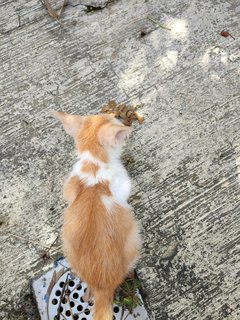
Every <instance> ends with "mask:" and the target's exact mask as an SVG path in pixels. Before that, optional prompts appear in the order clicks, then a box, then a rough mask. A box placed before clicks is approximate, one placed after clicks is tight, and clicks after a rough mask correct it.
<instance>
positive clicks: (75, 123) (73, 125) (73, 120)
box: [53, 111, 82, 137]
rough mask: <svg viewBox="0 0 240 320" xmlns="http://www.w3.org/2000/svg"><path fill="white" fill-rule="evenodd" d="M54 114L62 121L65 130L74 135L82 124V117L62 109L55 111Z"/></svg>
mask: <svg viewBox="0 0 240 320" xmlns="http://www.w3.org/2000/svg"><path fill="white" fill-rule="evenodd" d="M53 114H54V116H55V117H56V118H57V119H58V120H60V121H61V122H62V124H63V127H64V129H65V131H66V132H67V133H68V134H70V136H73V137H74V136H75V135H76V133H77V132H78V130H79V128H80V126H81V124H82V119H81V117H80V116H76V115H72V114H69V113H65V112H62V111H53Z"/></svg>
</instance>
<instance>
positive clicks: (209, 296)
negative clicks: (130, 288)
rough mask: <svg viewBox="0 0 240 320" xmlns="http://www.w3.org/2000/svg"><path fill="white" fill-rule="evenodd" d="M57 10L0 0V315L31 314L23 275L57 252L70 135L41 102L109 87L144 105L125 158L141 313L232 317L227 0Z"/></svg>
mask: <svg viewBox="0 0 240 320" xmlns="http://www.w3.org/2000/svg"><path fill="white" fill-rule="evenodd" d="M49 1H50V0H49ZM50 2H51V3H53V5H54V8H58V9H59V8H60V6H61V2H62V1H60V0H59V1H58V2H56V1H53V0H52V1H50ZM89 5H92V6H93V7H94V6H95V7H96V6H98V8H96V9H98V10H93V11H90V9H91V7H90V6H89ZM61 22H62V24H63V26H61V25H60V24H59V23H58V22H56V21H54V19H53V18H52V17H50V16H49V15H48V13H47V11H46V10H45V8H44V7H43V5H42V3H41V2H40V1H36V0H18V1H16V0H8V1H7V0H2V1H1V3H0V68H1V69H0V70H1V72H0V92H1V94H0V105H1V108H0V114H1V118H0V119H1V220H0V239H1V240H0V241H1V251H0V274H1V286H0V287H1V288H0V318H1V319H3V320H5V319H7V320H12V319H14V320H15V319H17V320H23V319H24V320H25V319H32V320H37V319H38V315H37V311H36V307H35V305H34V300H33V297H32V293H31V281H32V279H33V278H34V277H36V276H38V275H40V274H42V273H43V272H44V270H47V269H48V268H49V266H51V264H52V259H55V258H56V257H58V256H61V255H62V252H61V241H60V240H59V238H58V235H59V231H60V227H61V224H62V212H63V208H64V207H65V203H64V202H63V200H62V195H61V190H62V184H63V181H64V178H65V176H66V174H67V172H69V170H70V167H71V165H72V163H73V161H74V149H73V143H72V141H71V139H70V138H69V137H67V136H66V134H65V133H64V131H63V130H62V128H61V126H60V124H59V123H58V122H57V121H56V120H55V119H54V118H53V117H52V116H51V112H50V111H51V110H52V109H58V110H65V111H68V112H74V113H79V114H89V113H98V111H99V109H100V107H101V106H102V105H103V104H104V103H106V102H107V101H108V100H110V99H115V100H116V101H118V102H126V103H131V104H133V103H134V104H138V105H141V108H140V112H141V113H142V114H143V115H144V116H145V122H144V123H143V125H138V124H137V123H136V124H135V125H134V129H135V131H134V134H133V135H132V137H131V139H130V141H129V143H128V145H127V147H126V149H125V152H124V156H123V160H124V163H125V164H126V166H127V168H128V171H129V173H130V175H131V177H132V182H133V192H132V196H131V199H130V200H131V204H132V205H133V207H134V209H135V213H136V216H137V217H138V219H139V220H140V222H141V225H142V237H143V250H142V257H141V260H140V262H139V265H138V272H139V275H140V277H141V278H142V280H143V283H144V287H145V290H146V295H147V297H146V305H147V307H148V310H149V314H150V315H151V318H152V319H157V320H167V319H171V320H193V319H196V320H200V319H204V320H221V319H231V320H234V319H240V302H239V301H240V214H239V211H240V196H239V189H240V177H239V174H240V144H239V142H240V40H239V37H240V3H239V1H238V0H226V1H223V0H205V1H203V0H199V1H198V0H193V1H192V0H182V1H178V0H161V1H159V0H149V1H147V0H145V1H144V0H131V1H129V0H128V1H127V0H116V1H90V0H89V1H85V0H83V1H80V0H69V4H68V5H67V6H66V8H65V10H64V12H63V15H62V18H61ZM165 27H167V28H170V29H171V30H168V29H166V28H165ZM222 30H224V31H229V32H230V33H231V34H232V35H233V36H234V38H235V39H233V38H231V37H230V36H228V37H223V36H221V35H220V32H221V31H222ZM48 248H50V260H47V261H44V259H43V255H42V253H43V250H44V249H48Z"/></svg>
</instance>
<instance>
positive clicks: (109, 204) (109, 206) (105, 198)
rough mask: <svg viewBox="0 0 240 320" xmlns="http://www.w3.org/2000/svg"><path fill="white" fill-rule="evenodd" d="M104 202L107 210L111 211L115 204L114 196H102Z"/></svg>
mask: <svg viewBox="0 0 240 320" xmlns="http://www.w3.org/2000/svg"><path fill="white" fill-rule="evenodd" d="M101 200H102V203H103V204H104V206H105V208H106V210H107V211H108V212H109V213H111V212H112V209H113V206H114V198H113V197H109V196H102V198H101Z"/></svg>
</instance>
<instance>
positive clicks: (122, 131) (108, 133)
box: [99, 124, 132, 147]
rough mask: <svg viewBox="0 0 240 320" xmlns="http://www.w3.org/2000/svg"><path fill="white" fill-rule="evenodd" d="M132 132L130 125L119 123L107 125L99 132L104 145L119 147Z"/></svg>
mask: <svg viewBox="0 0 240 320" xmlns="http://www.w3.org/2000/svg"><path fill="white" fill-rule="evenodd" d="M131 132H132V128H130V127H128V126H124V125H118V124H111V125H106V126H103V127H102V128H101V130H100V132H99V140H100V143H101V144H102V145H106V146H110V147H117V146H120V145H122V144H123V142H124V140H125V139H126V138H128V137H129V136H130V134H131Z"/></svg>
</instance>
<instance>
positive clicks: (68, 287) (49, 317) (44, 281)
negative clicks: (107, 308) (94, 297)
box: [33, 259, 148, 320]
mask: <svg viewBox="0 0 240 320" xmlns="http://www.w3.org/2000/svg"><path fill="white" fill-rule="evenodd" d="M54 271H56V272H59V271H62V272H64V273H63V274H62V275H61V276H60V277H57V278H58V279H57V280H56V281H55V280H54V279H55V275H56V273H55V275H54ZM51 282H52V283H51ZM86 288H87V284H86V283H85V282H81V280H80V279H78V278H75V277H74V275H73V274H72V273H71V271H70V270H69V268H68V264H67V262H66V260H65V259H60V260H58V261H56V263H55V268H53V269H51V270H49V271H48V272H47V273H45V274H44V275H42V276H41V277H40V278H38V279H36V280H34V281H33V290H34V293H35V296H36V300H37V303H38V308H39V313H40V315H41V319H42V320H92V314H93V308H94V305H93V303H91V302H90V303H88V302H84V300H83V295H84V293H85V290H86ZM49 289H50V292H49ZM139 296H140V295H139ZM113 314H114V319H115V320H122V319H125V318H126V320H135V319H136V320H148V316H147V312H146V310H145V308H144V306H143V305H142V306H138V307H137V308H135V309H134V311H133V313H132V314H129V312H128V311H127V310H125V312H124V313H123V314H122V308H121V307H119V306H117V305H113Z"/></svg>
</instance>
